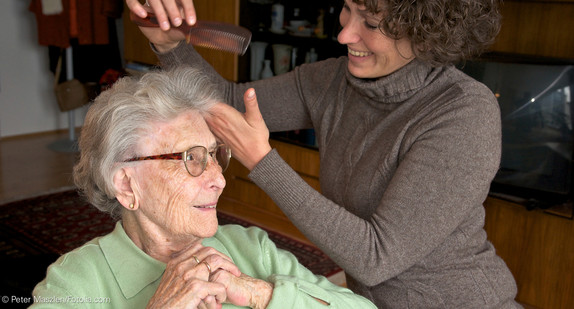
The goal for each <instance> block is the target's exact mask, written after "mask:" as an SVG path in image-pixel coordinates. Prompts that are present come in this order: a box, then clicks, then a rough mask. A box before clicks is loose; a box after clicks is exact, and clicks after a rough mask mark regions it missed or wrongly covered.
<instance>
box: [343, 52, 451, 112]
mask: <svg viewBox="0 0 574 309" xmlns="http://www.w3.org/2000/svg"><path fill="white" fill-rule="evenodd" d="M442 70H443V68H440V67H439V68H433V67H432V66H430V65H429V64H427V63H425V62H422V61H419V60H417V59H414V60H413V61H411V62H409V63H408V64H407V65H405V66H404V67H402V68H400V69H399V70H397V71H395V72H393V73H392V74H390V75H387V76H383V77H380V78H377V79H362V78H357V77H354V76H353V75H351V73H350V72H349V71H348V70H347V81H348V82H349V84H350V85H351V87H353V88H354V89H355V90H356V91H358V92H359V93H361V94H362V95H364V96H366V97H368V98H369V99H371V100H373V101H376V102H379V103H400V102H403V101H405V100H407V99H408V98H410V97H411V96H412V95H413V94H414V93H416V92H417V91H419V90H420V89H421V88H424V87H426V86H427V85H428V84H429V83H430V82H432V80H433V79H434V78H435V77H436V75H437V74H438V73H439V72H440V71H442Z"/></svg>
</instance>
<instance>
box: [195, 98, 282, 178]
mask: <svg viewBox="0 0 574 309" xmlns="http://www.w3.org/2000/svg"><path fill="white" fill-rule="evenodd" d="M243 100H244V102H245V114H241V113H240V112H238V111H237V110H236V109H234V108H233V107H231V106H229V105H227V104H223V103H218V104H217V105H215V106H214V107H213V108H211V109H210V111H209V115H208V116H206V121H207V124H208V125H209V127H210V128H211V130H212V131H213V133H214V134H215V135H216V136H217V137H218V138H220V139H221V140H222V141H223V142H224V143H225V144H227V145H228V146H229V147H230V148H231V153H232V155H233V157H234V158H236V159H237V160H239V162H241V164H243V165H244V166H245V167H247V168H248V169H249V170H252V169H253V168H254V167H255V166H256V165H257V163H259V161H261V159H263V157H265V156H266V155H267V154H268V153H269V151H271V145H269V129H267V125H265V121H264V120H263V116H261V112H260V111H259V105H258V103H257V96H256V95H255V89H253V88H250V89H248V90H247V91H246V92H245V94H244V96H243Z"/></svg>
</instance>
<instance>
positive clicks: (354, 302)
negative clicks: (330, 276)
mask: <svg viewBox="0 0 574 309" xmlns="http://www.w3.org/2000/svg"><path fill="white" fill-rule="evenodd" d="M220 229H221V230H225V232H224V233H220V234H219V239H220V240H222V241H223V242H224V243H225V246H226V248H227V250H229V252H231V256H232V258H233V260H234V262H235V263H236V264H237V266H239V268H240V269H241V271H242V272H244V273H246V274H248V275H250V276H253V277H256V278H260V279H264V280H266V281H268V282H271V283H273V285H274V290H273V295H272V298H271V302H270V303H269V305H268V306H267V308H268V309H282V308H325V307H326V306H325V305H323V304H322V303H320V302H319V301H317V299H320V300H323V301H324V302H326V303H328V304H329V307H330V308H376V307H375V306H374V305H373V304H372V303H371V302H370V301H369V300H367V299H366V298H364V297H362V296H360V295H357V294H354V293H353V292H352V291H351V290H349V289H347V288H343V287H340V286H338V285H335V284H333V283H332V282H330V281H329V280H327V278H325V277H324V276H319V275H315V274H313V273H312V272H311V271H310V270H309V269H307V268H306V267H304V266H303V265H301V264H300V263H299V262H298V261H297V258H296V257H295V256H294V255H293V254H292V253H290V252H288V251H286V250H282V249H278V248H277V247H276V246H275V243H273V241H272V240H270V239H269V237H268V235H267V233H266V232H265V231H263V230H261V229H259V228H254V227H252V228H247V229H244V228H243V227H239V226H233V225H228V226H225V227H223V228H220ZM222 234H226V235H227V236H225V237H226V238H227V239H223V237H224V236H223V235H222ZM255 243H257V244H258V246H256V245H255ZM246 246H249V250H245V247H246Z"/></svg>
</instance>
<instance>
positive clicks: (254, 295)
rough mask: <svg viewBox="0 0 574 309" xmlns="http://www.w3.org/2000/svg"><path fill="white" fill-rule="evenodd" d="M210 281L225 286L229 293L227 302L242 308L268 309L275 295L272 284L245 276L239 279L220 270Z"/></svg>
mask: <svg viewBox="0 0 574 309" xmlns="http://www.w3.org/2000/svg"><path fill="white" fill-rule="evenodd" d="M210 280H211V281H212V282H217V283H221V284H223V285H224V286H225V292H226V293H227V300H226V302H228V303H232V304H234V305H236V306H240V307H250V308H266V307H267V305H268V304H269V301H270V300H271V296H272V295H273V285H272V284H271V283H269V282H267V281H263V280H260V279H255V278H252V277H249V276H247V275H245V274H242V275H241V276H239V277H237V276H234V275H233V274H230V273H228V272H226V271H223V270H220V271H217V272H216V273H214V274H213V275H212V276H211V279H210Z"/></svg>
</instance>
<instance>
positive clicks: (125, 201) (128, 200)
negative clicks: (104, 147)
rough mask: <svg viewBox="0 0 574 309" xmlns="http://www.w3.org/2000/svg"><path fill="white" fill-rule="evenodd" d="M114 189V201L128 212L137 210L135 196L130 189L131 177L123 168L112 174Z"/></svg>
mask: <svg viewBox="0 0 574 309" xmlns="http://www.w3.org/2000/svg"><path fill="white" fill-rule="evenodd" d="M114 189H115V190H116V199H117V200H118V202H120V204H122V206H124V207H125V208H127V209H128V210H135V209H137V201H136V195H135V192H134V190H133V188H132V182H131V177H130V176H129V173H128V171H127V170H126V169H125V168H121V169H119V170H117V171H116V173H115V174H114Z"/></svg>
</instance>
